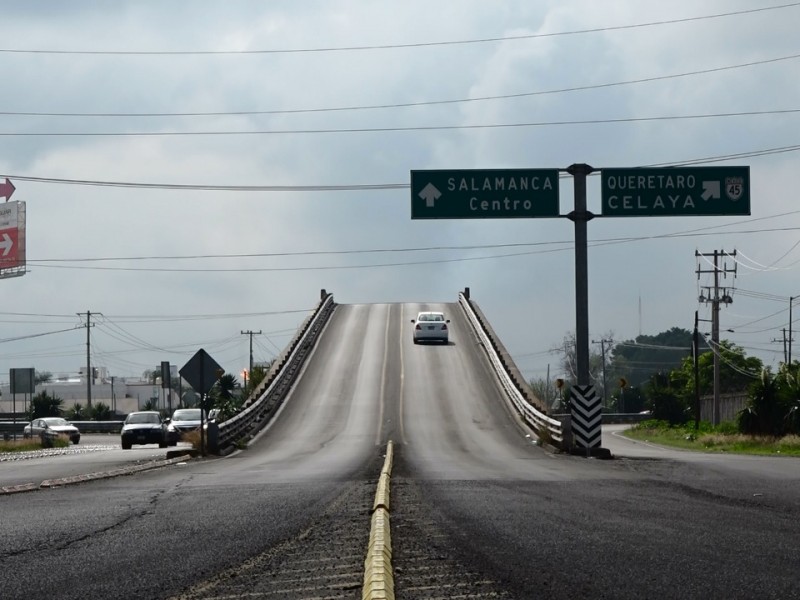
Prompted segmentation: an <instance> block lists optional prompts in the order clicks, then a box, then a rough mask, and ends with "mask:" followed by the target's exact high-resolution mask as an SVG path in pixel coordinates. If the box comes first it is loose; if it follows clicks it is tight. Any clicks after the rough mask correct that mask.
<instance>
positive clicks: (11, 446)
mask: <svg viewBox="0 0 800 600" xmlns="http://www.w3.org/2000/svg"><path fill="white" fill-rule="evenodd" d="M69 444H70V442H69V439H68V438H67V437H66V436H62V437H59V438H58V439H56V440H53V441H52V443H48V444H46V445H44V444H42V440H40V439H35V440H32V439H27V440H25V439H22V436H20V437H19V438H18V439H16V440H14V439H10V440H2V439H0V452H33V451H35V450H41V449H42V448H66V447H67V446H69Z"/></svg>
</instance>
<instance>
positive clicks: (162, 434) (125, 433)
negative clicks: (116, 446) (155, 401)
mask: <svg viewBox="0 0 800 600" xmlns="http://www.w3.org/2000/svg"><path fill="white" fill-rule="evenodd" d="M121 436H122V449H123V450H130V448H131V446H133V445H134V444H158V447H159V448H166V447H167V424H166V423H165V422H164V421H163V420H162V419H161V415H160V414H159V413H158V412H157V411H155V410H145V411H141V412H132V413H131V414H129V415H128V416H127V417H126V419H125V422H124V423H123V424H122V432H121Z"/></svg>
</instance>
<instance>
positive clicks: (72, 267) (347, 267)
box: [27, 226, 800, 320]
mask: <svg viewBox="0 0 800 600" xmlns="http://www.w3.org/2000/svg"><path fill="white" fill-rule="evenodd" d="M798 230H800V226H797V227H776V228H769V229H756V230H739V231H729V232H727V233H729V234H741V235H744V234H754V233H766V232H775V231H798ZM710 235H717V234H715V233H712V232H708V233H690V234H675V233H672V234H662V235H651V236H642V237H627V238H609V239H608V240H603V241H592V242H590V244H589V245H590V246H592V247H595V246H607V245H614V244H624V243H632V242H638V241H645V240H654V239H669V238H678V237H704V236H710ZM539 244H559V245H563V244H564V242H540V243H539ZM531 245H533V244H531ZM569 250H571V248H569V247H562V248H551V249H546V250H529V251H523V252H512V253H505V254H492V255H483V256H467V257H457V258H440V259H429V260H417V261H398V262H390V263H369V264H356V265H312V266H303V267H237V268H229V267H225V268H210V267H196V268H176V267H112V266H89V265H65V264H39V262H38V261H35V260H30V259H28V261H27V264H28V265H29V266H38V267H40V268H46V269H70V270H75V269H83V270H92V271H123V272H125V271H127V272H157V273H267V272H300V271H333V270H354V269H374V268H388V267H406V266H419V265H433V264H447V263H459V262H473V261H479V260H496V259H501V258H514V257H520V256H531V255H535V254H551V253H554V252H564V251H569ZM173 320H185V319H182V318H181V317H175V318H174V319H173Z"/></svg>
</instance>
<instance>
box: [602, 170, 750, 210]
mask: <svg viewBox="0 0 800 600" xmlns="http://www.w3.org/2000/svg"><path fill="white" fill-rule="evenodd" d="M601 179H602V184H601V188H602V205H603V209H602V210H603V216H606V217H641V216H648V217H660V216H678V215H679V216H684V217H690V216H694V215H697V216H702V215H704V216H708V215H749V214H750V167H659V168H634V169H602V171H601Z"/></svg>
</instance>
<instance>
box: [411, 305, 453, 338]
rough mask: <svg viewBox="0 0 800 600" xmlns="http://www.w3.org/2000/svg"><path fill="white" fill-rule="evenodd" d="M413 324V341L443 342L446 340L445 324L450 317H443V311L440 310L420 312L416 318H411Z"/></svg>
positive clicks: (446, 330) (447, 332)
mask: <svg viewBox="0 0 800 600" xmlns="http://www.w3.org/2000/svg"><path fill="white" fill-rule="evenodd" d="M411 322H412V323H415V325H414V343H415V344H418V343H420V342H428V341H431V342H437V341H438V342H444V343H445V344H446V343H447V341H448V335H449V331H448V329H447V324H448V323H449V322H450V319H445V318H444V313H440V312H421V313H419V314H418V315H417V318H416V319H411Z"/></svg>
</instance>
